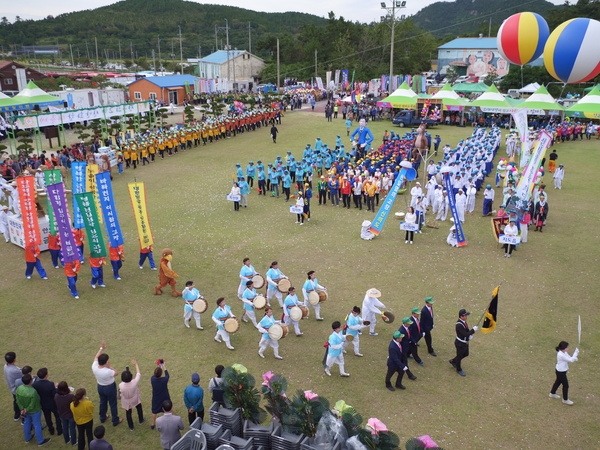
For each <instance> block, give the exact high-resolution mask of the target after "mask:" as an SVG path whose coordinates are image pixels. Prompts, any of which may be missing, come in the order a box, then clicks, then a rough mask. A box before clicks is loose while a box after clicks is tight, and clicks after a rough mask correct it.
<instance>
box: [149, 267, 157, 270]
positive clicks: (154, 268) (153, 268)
mask: <svg viewBox="0 0 600 450" xmlns="http://www.w3.org/2000/svg"><path fill="white" fill-rule="evenodd" d="M150 270H158V269H157V268H156V267H152V268H151V269H150Z"/></svg>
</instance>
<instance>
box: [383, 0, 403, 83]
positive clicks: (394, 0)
mask: <svg viewBox="0 0 600 450" xmlns="http://www.w3.org/2000/svg"><path fill="white" fill-rule="evenodd" d="M390 3H391V6H388V2H387V1H385V2H381V9H385V10H386V11H387V12H388V17H389V18H390V19H391V21H392V25H391V27H390V28H391V29H392V37H391V39H390V81H389V93H390V94H391V93H392V78H393V76H394V30H395V28H396V10H398V9H403V8H406V0H391V2H390ZM402 17H404V16H402ZM382 18H384V17H383V16H382Z"/></svg>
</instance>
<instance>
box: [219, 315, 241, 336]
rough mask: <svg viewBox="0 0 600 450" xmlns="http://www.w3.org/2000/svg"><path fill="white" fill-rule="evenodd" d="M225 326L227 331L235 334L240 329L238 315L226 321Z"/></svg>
mask: <svg viewBox="0 0 600 450" xmlns="http://www.w3.org/2000/svg"><path fill="white" fill-rule="evenodd" d="M223 326H224V327H225V331H227V332H228V333H231V334H233V333H235V332H237V331H238V330H239V329H240V321H239V320H238V318H237V317H230V318H229V319H227V320H226V321H225V324H224V325H223Z"/></svg>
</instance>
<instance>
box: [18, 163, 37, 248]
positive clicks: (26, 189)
mask: <svg viewBox="0 0 600 450" xmlns="http://www.w3.org/2000/svg"><path fill="white" fill-rule="evenodd" d="M17 191H18V192H19V206H20V208H21V217H22V218H23V240H24V241H25V246H27V245H28V244H37V245H39V244H41V243H42V236H41V234H40V224H39V222H38V217H37V208H36V205H35V180H34V177H33V175H27V176H25V177H17Z"/></svg>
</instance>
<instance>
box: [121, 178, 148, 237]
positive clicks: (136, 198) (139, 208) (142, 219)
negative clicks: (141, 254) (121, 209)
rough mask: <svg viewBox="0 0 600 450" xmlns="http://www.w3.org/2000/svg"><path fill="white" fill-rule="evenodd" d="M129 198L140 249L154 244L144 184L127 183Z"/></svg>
mask: <svg viewBox="0 0 600 450" xmlns="http://www.w3.org/2000/svg"><path fill="white" fill-rule="evenodd" d="M127 187H128V188H129V197H130V198H131V206H132V207H133V215H134V216H135V223H136V224H137V229H138V237H139V239H140V245H141V247H142V248H143V247H148V246H150V245H153V244H154V240H153V239H152V231H151V230H150V222H149V221H148V211H147V209H146V188H145V186H144V183H137V182H135V183H129V184H128V185H127Z"/></svg>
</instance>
